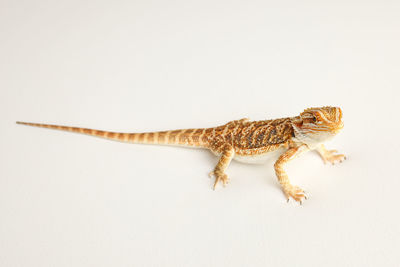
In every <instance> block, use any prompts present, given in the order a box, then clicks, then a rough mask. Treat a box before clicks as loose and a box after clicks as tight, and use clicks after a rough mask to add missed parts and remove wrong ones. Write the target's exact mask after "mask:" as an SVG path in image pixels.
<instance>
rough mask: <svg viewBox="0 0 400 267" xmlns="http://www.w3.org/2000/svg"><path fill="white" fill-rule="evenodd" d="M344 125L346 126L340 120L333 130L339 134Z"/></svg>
mask: <svg viewBox="0 0 400 267" xmlns="http://www.w3.org/2000/svg"><path fill="white" fill-rule="evenodd" d="M343 127H344V124H343V122H340V123H339V124H337V125H336V126H335V127H334V128H333V129H332V130H333V131H334V132H335V134H337V133H338V132H340V130H342V129H343Z"/></svg>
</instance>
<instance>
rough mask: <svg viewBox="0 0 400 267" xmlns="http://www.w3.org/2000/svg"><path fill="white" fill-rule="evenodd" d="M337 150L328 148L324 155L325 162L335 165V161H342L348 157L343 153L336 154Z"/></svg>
mask: <svg viewBox="0 0 400 267" xmlns="http://www.w3.org/2000/svg"><path fill="white" fill-rule="evenodd" d="M336 152H337V150H327V151H326V152H325V153H324V155H323V160H324V163H328V162H329V163H331V164H332V165H335V163H339V162H342V161H344V160H345V159H346V156H345V155H343V154H335V153H336Z"/></svg>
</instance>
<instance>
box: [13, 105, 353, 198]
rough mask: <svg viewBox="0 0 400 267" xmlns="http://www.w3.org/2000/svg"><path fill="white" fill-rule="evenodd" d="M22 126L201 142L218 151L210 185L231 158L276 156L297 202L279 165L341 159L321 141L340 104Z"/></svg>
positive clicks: (299, 192)
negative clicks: (144, 127)
mask: <svg viewBox="0 0 400 267" xmlns="http://www.w3.org/2000/svg"><path fill="white" fill-rule="evenodd" d="M17 124H23V125H28V126H36V127H42V128H50V129H56V130H63V131H68V132H75V133H81V134H87V135H91V136H96V137H102V138H106V139H111V140H116V141H122V142H127V143H134V144H157V145H177V146H188V147H197V148H205V149H209V150H211V152H213V153H214V154H215V155H217V156H219V161H218V163H217V165H216V166H215V168H214V170H213V171H212V172H211V173H210V176H211V177H212V176H214V177H215V180H214V185H213V189H214V190H215V188H216V186H217V184H218V183H222V185H223V186H225V185H227V184H228V182H229V178H228V176H227V174H226V170H227V168H228V165H229V164H230V162H231V160H232V159H236V160H238V161H244V162H250V163H251V162H255V161H260V160H261V161H263V160H265V159H267V158H270V157H275V158H276V157H277V160H276V161H275V164H274V169H275V173H276V176H277V178H278V182H279V183H280V185H281V188H282V191H283V193H284V195H285V197H286V199H287V201H289V199H290V197H291V198H293V199H294V200H295V201H297V202H300V204H301V203H302V201H303V200H304V199H307V196H306V194H305V192H304V190H303V189H301V188H300V187H298V186H295V185H292V183H291V182H290V180H289V177H288V175H287V173H286V172H285V170H284V165H285V164H286V163H288V162H289V161H291V160H293V159H294V158H296V157H298V156H299V155H301V154H303V153H304V152H307V151H310V150H315V151H317V152H318V153H319V155H320V156H321V158H322V159H323V161H324V162H325V163H327V162H329V163H332V164H335V163H337V162H342V161H343V160H345V159H346V157H345V155H343V154H337V151H336V150H328V149H326V148H325V146H324V144H323V143H324V142H325V141H327V140H329V139H331V138H332V137H334V136H335V135H336V134H337V133H339V132H340V130H341V129H342V128H343V121H342V110H341V109H340V108H339V107H330V106H325V107H317V108H307V109H305V110H304V111H303V112H301V113H300V115H298V116H294V117H286V118H279V119H271V120H261V121H249V119H247V118H244V119H240V120H234V121H230V122H228V123H226V124H224V125H221V126H217V127H212V128H194V129H181V130H171V131H159V132H144V133H121V132H110V131H102V130H94V129H88V128H80V127H70V126H61V125H52V124H41V123H30V122H20V121H17Z"/></svg>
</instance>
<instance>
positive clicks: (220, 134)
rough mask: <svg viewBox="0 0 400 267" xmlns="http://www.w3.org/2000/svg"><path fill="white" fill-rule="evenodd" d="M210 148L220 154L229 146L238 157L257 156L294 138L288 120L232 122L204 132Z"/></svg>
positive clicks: (286, 143)
mask: <svg viewBox="0 0 400 267" xmlns="http://www.w3.org/2000/svg"><path fill="white" fill-rule="evenodd" d="M206 136H207V137H208V139H209V143H210V146H211V147H210V148H211V149H212V150H213V151H214V152H217V153H222V152H223V148H224V146H225V145H226V144H230V145H231V146H232V147H233V148H234V149H235V152H236V154H238V155H257V154H261V153H265V152H268V151H273V150H275V149H277V148H279V147H280V146H282V145H285V146H287V145H288V143H289V141H290V140H291V138H292V137H293V136H294V130H293V127H292V125H291V121H290V118H284V119H276V120H266V121H255V122H247V121H246V122H241V121H234V122H230V123H228V124H225V125H223V126H220V127H216V128H210V129H207V130H206Z"/></svg>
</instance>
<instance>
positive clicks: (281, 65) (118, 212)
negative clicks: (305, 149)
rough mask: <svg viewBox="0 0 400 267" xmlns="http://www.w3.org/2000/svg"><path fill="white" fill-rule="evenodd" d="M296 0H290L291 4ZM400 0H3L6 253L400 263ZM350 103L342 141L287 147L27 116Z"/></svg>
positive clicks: (277, 113)
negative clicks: (220, 143) (245, 156)
mask: <svg viewBox="0 0 400 267" xmlns="http://www.w3.org/2000/svg"><path fill="white" fill-rule="evenodd" d="M278 2H279V3H278ZM399 14H400V4H399V2H398V1H378V0H377V1H294V0H293V1H222V0H218V1H186V0H185V1H184V0H181V1H160V0H157V1H76V0H75V1H71V0H68V1H66V0H65V1H44V0H40V1H38V0H36V1H21V0H17V1H16V0H12V1H11V0H2V1H1V2H0V32H1V35H0V122H1V124H0V127H1V131H0V136H1V139H0V162H1V163H0V164H1V168H0V265H1V266H174V267H175V266H398V265H399V256H398V254H397V253H398V251H399V245H400V216H399V189H400V179H399V178H400V175H399V168H398V166H399V156H398V151H399V149H400V146H399V138H398V135H399V130H400V128H399V116H398V115H399V108H398V106H396V105H397V104H398V103H399V97H400V95H399V93H398V90H399V88H400V81H399V77H400V75H399V74H400V63H399V62H400V52H399V47H400V17H399ZM322 105H334V106H340V107H342V109H343V113H344V122H345V128H344V130H343V132H342V133H341V134H340V135H338V136H337V138H335V139H334V140H333V141H332V142H330V143H329V144H327V146H328V147H329V148H336V149H339V150H340V152H343V153H345V154H346V155H347V156H348V160H347V161H345V162H344V163H342V164H340V165H337V166H330V165H324V164H323V163H322V161H321V159H320V158H319V157H318V156H317V155H316V154H315V153H313V152H311V153H308V154H306V155H304V156H303V157H300V158H298V159H296V160H295V161H293V162H291V163H290V164H289V165H288V166H287V171H288V173H289V176H290V178H291V180H292V182H293V184H296V185H299V186H301V187H303V188H304V189H305V190H306V191H307V192H308V195H309V199H308V200H307V201H306V202H305V203H304V204H303V206H299V205H298V204H296V203H294V201H291V202H290V203H286V201H285V198H284V196H283V194H282V192H281V190H280V187H279V185H278V183H277V181H276V178H275V175H274V172H273V162H270V163H268V164H266V165H244V164H241V163H237V162H233V163H232V164H231V166H230V167H229V169H228V174H229V176H230V178H231V183H230V184H229V186H228V187H226V188H221V187H219V188H218V189H217V190H216V191H212V190H211V185H212V180H210V179H208V176H207V174H208V172H209V171H211V170H212V169H213V167H214V165H215V164H216V162H217V158H215V157H214V156H213V155H212V154H211V153H209V152H208V151H204V150H191V149H184V148H175V147H158V146H143V145H131V144H123V143H118V142H111V141H107V140H102V139H98V138H91V137H87V136H83V135H77V134H71V133H64V132H57V131H50V130H45V129H38V128H32V127H24V126H20V125H16V124H15V121H16V120H22V121H33V122H44V123H54V124H65V125H73V126H83V127H90V128H97V129H103V130H115V131H126V132H142V131H155V130H167V129H176V128H191V127H211V126H215V125H220V124H223V123H226V122H227V121H229V120H233V119H240V118H243V117H249V118H250V119H252V120H261V119H269V118H278V117H286V116H294V115H297V114H298V113H299V112H301V111H302V110H303V109H304V108H307V107H312V106H322Z"/></svg>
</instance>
